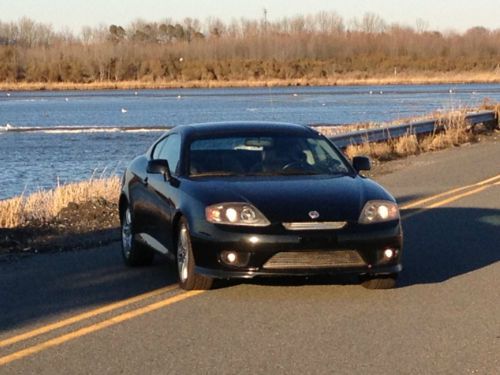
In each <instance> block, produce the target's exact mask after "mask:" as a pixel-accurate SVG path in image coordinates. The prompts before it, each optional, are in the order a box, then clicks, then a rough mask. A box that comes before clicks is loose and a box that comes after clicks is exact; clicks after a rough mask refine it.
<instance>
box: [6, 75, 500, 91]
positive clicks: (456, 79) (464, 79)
mask: <svg viewBox="0 0 500 375" xmlns="http://www.w3.org/2000/svg"><path fill="white" fill-rule="evenodd" d="M441 83H450V84H451V83H500V74H498V73H497V72H496V71H486V72H452V73H428V74H420V73H415V74H410V73H408V74H399V75H397V76H394V75H374V76H372V77H368V78H360V75H359V74H358V73H354V72H353V73H345V74H341V75H337V76H336V77H335V78H299V79H247V80H186V81H183V80H137V81H100V82H90V83H76V82H0V90H3V91H22V90H113V89H121V90H139V89H173V88H223V87H278V86H348V85H359V86H361V85H394V84H414V85H416V84H441Z"/></svg>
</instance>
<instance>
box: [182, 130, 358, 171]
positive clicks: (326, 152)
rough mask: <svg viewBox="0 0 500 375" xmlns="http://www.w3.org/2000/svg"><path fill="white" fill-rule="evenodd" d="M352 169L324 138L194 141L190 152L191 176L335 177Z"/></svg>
mask: <svg viewBox="0 0 500 375" xmlns="http://www.w3.org/2000/svg"><path fill="white" fill-rule="evenodd" d="M350 172H351V169H350V167H349V166H348V165H347V164H346V163H345V162H344V160H343V158H342V157H341V156H340V155H339V153H338V151H336V150H335V149H334V148H333V147H332V146H331V145H330V144H329V143H328V141H326V140H325V139H323V138H321V137H305V136H285V135H267V134H266V135H264V136H255V135H248V136H245V135H240V136H231V137H216V138H203V139H197V140H194V141H193V142H192V143H191V147H190V150H189V175H190V176H192V177H202V176H235V175H237V176H255V175H263V176H266V175H269V176H275V175H325V174H326V175H333V174H347V173H350Z"/></svg>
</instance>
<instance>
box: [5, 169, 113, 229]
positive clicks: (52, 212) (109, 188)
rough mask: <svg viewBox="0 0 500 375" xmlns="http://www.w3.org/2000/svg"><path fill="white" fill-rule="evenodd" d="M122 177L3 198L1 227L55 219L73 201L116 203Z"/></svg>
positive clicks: (39, 222) (14, 226) (99, 179)
mask: <svg viewBox="0 0 500 375" xmlns="http://www.w3.org/2000/svg"><path fill="white" fill-rule="evenodd" d="M119 191H120V179H119V178H118V177H116V176H114V177H110V178H97V179H90V180H88V181H82V182H77V183H71V184H67V185H61V186H58V187H56V188H55V189H52V190H42V191H39V192H36V193H34V194H31V195H28V196H24V195H22V196H19V197H14V198H11V199H7V200H3V201H0V228H17V227H25V226H29V225H30V224H34V223H36V224H43V223H46V222H48V221H50V220H51V219H53V218H55V217H56V216H57V214H58V213H59V212H60V211H61V210H62V209H63V208H65V207H67V206H68V204H70V203H77V204H79V203H84V202H88V201H92V200H95V199H99V198H101V199H105V200H107V201H110V202H117V201H118V195H119Z"/></svg>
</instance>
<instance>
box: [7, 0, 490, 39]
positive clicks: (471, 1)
mask: <svg viewBox="0 0 500 375" xmlns="http://www.w3.org/2000/svg"><path fill="white" fill-rule="evenodd" d="M264 8H266V9H267V11H268V18H269V19H275V18H281V17H283V16H294V15H297V14H309V13H315V12H317V11H321V10H326V11H330V10H334V11H336V12H337V13H339V14H340V15H341V16H343V17H344V19H345V20H346V21H348V20H350V19H352V18H354V17H357V16H360V15H362V14H363V13H365V12H374V13H377V14H378V15H380V16H381V17H382V18H384V19H385V20H386V21H388V22H389V23H392V22H399V23H403V24H407V25H411V26H414V25H415V22H416V19H417V18H421V19H423V20H425V21H427V23H428V25H429V27H430V28H431V29H438V30H447V29H454V30H457V31H463V30H466V29H467V28H469V27H472V26H485V27H488V28H491V29H496V28H500V0H249V1H242V0H139V1H137V0H133V1H132V0H128V1H127V0H0V20H1V21H12V20H17V19H19V18H21V17H22V16H28V17H30V18H32V19H35V20H37V21H41V22H44V23H51V24H52V25H53V26H54V28H55V29H56V30H60V29H62V28H64V27H68V28H69V29H70V30H73V31H77V32H78V31H80V30H81V27H82V26H84V25H89V26H97V25H99V24H101V23H102V24H106V25H109V24H113V23H114V24H120V25H126V24H128V23H129V22H131V21H133V20H134V19H137V18H142V19H145V20H148V21H159V20H162V19H165V18H167V17H170V18H173V19H174V20H182V19H183V18H185V17H193V18H198V19H200V20H205V19H206V18H208V17H219V18H221V19H223V20H224V21H229V20H231V18H240V17H246V18H260V17H262V12H263V9H264Z"/></svg>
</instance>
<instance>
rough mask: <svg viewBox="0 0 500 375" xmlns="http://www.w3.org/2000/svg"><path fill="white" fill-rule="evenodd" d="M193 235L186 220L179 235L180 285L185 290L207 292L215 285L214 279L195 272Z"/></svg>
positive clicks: (182, 222)
mask: <svg viewBox="0 0 500 375" xmlns="http://www.w3.org/2000/svg"><path fill="white" fill-rule="evenodd" d="M194 266H195V263H194V256H193V249H192V246H191V235H190V234H189V226H188V224H187V221H186V219H185V218H181V219H180V222H179V231H178V234H177V268H178V270H179V285H180V287H181V288H182V289H185V290H193V289H198V290H207V289H210V288H211V287H212V285H213V281H214V280H213V278H211V277H207V276H203V275H200V274H198V273H196V272H195V267H194Z"/></svg>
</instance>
